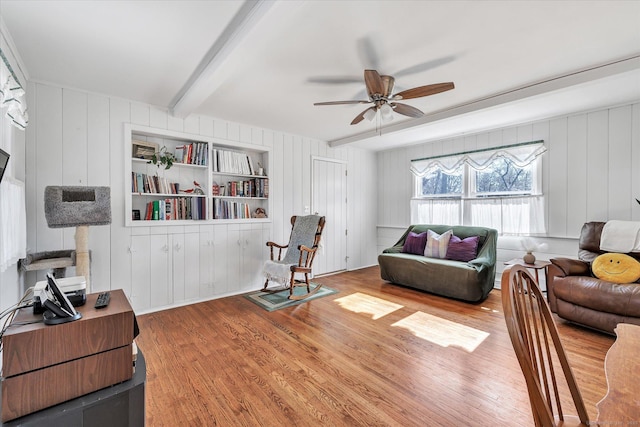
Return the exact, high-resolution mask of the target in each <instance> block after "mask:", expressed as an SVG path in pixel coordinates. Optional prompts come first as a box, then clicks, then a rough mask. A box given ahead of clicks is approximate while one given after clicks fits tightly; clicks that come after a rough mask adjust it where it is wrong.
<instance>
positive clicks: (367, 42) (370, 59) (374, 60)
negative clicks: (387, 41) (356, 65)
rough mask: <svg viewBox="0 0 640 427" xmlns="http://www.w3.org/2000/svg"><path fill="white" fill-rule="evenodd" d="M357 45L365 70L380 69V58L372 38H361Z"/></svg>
mask: <svg viewBox="0 0 640 427" xmlns="http://www.w3.org/2000/svg"><path fill="white" fill-rule="evenodd" d="M356 43H357V44H356V49H357V52H358V57H359V58H360V62H361V63H362V65H364V68H372V69H374V70H376V69H378V68H380V58H379V57H378V52H376V46H375V43H374V41H373V40H372V39H371V36H367V37H363V38H360V39H358V41H357V42H356Z"/></svg>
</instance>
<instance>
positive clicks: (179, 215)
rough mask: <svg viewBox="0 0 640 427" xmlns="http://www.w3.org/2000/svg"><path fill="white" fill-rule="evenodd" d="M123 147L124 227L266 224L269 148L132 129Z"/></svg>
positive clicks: (127, 132)
mask: <svg viewBox="0 0 640 427" xmlns="http://www.w3.org/2000/svg"><path fill="white" fill-rule="evenodd" d="M125 145H126V147H125V156H126V159H125V165H126V168H125V169H126V176H127V179H126V180H125V185H126V189H125V194H126V195H127V196H126V201H125V209H126V211H127V215H126V217H125V218H126V221H125V225H126V226H140V225H144V226H154V225H170V224H171V225H179V224H193V223H194V222H204V223H208V222H209V223H219V222H247V221H258V222H265V221H269V219H268V214H269V211H270V206H269V178H268V176H267V173H266V171H267V170H268V165H269V156H270V149H269V147H263V146H254V145H250V144H241V143H236V142H232V141H227V140H223V139H219V138H208V137H203V136H199V135H191V134H186V133H182V132H176V131H169V130H163V129H155V128H150V127H146V126H137V125H132V124H127V125H125ZM154 155H155V157H154ZM163 156H164V159H163ZM167 158H170V161H169V163H171V164H170V165H169V167H168V168H167V162H166V159H167ZM154 160H156V163H154ZM158 160H165V163H161V162H159V161H158Z"/></svg>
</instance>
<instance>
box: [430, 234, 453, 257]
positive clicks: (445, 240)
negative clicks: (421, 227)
mask: <svg viewBox="0 0 640 427" xmlns="http://www.w3.org/2000/svg"><path fill="white" fill-rule="evenodd" d="M452 235H453V231H452V230H447V231H445V232H444V233H442V234H438V233H436V232H435V231H433V230H427V245H426V246H425V248H424V256H426V257H430V258H445V257H446V256H447V248H448V247H449V240H450V239H451V236H452Z"/></svg>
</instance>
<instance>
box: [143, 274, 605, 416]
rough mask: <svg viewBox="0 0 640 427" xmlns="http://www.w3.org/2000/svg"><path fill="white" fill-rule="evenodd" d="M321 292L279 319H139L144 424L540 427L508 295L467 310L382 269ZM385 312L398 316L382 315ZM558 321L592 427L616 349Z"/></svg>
mask: <svg viewBox="0 0 640 427" xmlns="http://www.w3.org/2000/svg"><path fill="white" fill-rule="evenodd" d="M315 281H316V282H319V283H323V284H325V285H326V286H329V287H332V288H334V289H337V290H339V293H338V294H335V295H331V296H328V297H324V298H320V299H317V300H312V301H308V302H305V303H303V304H301V305H298V306H294V307H290V308H285V309H282V310H279V311H275V312H267V311H265V310H263V309H262V308H260V307H258V306H256V305H255V304H253V303H251V302H249V301H248V300H247V299H245V298H244V297H242V296H234V297H229V298H223V299H217V300H213V301H208V302H204V303H198V304H193V305H189V306H185V307H180V308H176V309H171V310H166V311H161V312H156V313H151V314H147V315H143V316H139V317H138V322H139V324H140V331H141V332H140V335H139V337H138V338H137V340H136V341H137V343H138V346H139V347H140V349H141V350H142V352H143V353H144V355H145V358H146V362H147V388H146V419H147V424H148V425H150V426H165V425H166V426H178V425H181V426H182V425H188V426H205V425H206V426H213V425H219V426H284V425H295V426H315V425H328V426H331V425H332V426H357V425H361V426H503V425H504V426H506V425H517V426H530V425H533V420H532V417H531V410H530V406H529V400H528V395H527V391H526V386H525V382H524V377H523V376H522V373H521V371H520V368H519V366H518V362H517V360H516V357H515V354H514V352H513V349H512V347H511V342H510V340H509V336H508V334H507V330H506V326H505V323H504V318H503V316H502V306H501V300H500V291H498V290H494V291H492V293H491V295H490V296H489V298H488V299H487V300H486V301H484V302H483V303H480V304H477V305H476V304H466V303H462V302H458V301H453V300H450V299H446V298H440V297H437V296H434V295H430V294H427V293H423V292H419V291H415V290H412V289H408V288H403V287H400V286H396V285H392V284H389V283H386V282H384V281H383V280H381V279H380V274H379V269H378V268H377V267H370V268H366V269H363V270H358V271H353V272H348V273H341V274H337V275H333V276H327V277H322V278H316V279H315ZM372 297H373V298H372ZM378 299H381V300H384V301H386V302H387V304H382V303H383V302H384V301H380V300H378ZM389 302H390V303H394V304H396V305H398V306H399V308H398V307H394V306H392V308H396V309H395V311H392V312H389V313H387V314H385V315H382V314H378V315H375V314H372V313H376V312H377V311H378V310H379V309H382V308H385V307H386V306H388V305H389V304H388V303H389ZM416 313H417V314H416ZM397 322H399V325H394V324H396V323H397ZM557 323H558V327H559V330H560V335H561V337H562V339H563V343H564V344H565V347H566V350H567V353H568V357H569V361H570V363H571V365H572V367H573V370H574V373H575V375H576V377H577V382H578V386H579V387H580V389H581V392H582V395H583V398H584V400H585V403H586V406H587V409H588V411H589V416H590V419H591V420H592V421H594V420H595V418H596V408H595V404H596V403H597V402H598V401H599V400H600V399H601V398H602V397H603V396H604V394H605V392H606V380H605V378H604V357H605V353H606V352H607V350H608V349H609V347H610V346H611V344H613V341H614V338H613V337H611V336H608V335H604V334H600V333H597V332H593V331H591V330H588V329H583V328H579V327H576V326H574V325H571V324H567V323H565V322H564V321H562V320H559V319H557ZM567 396H568V394H567ZM565 405H570V404H569V403H568V402H567V403H566V404H565ZM566 408H572V407H571V406H566Z"/></svg>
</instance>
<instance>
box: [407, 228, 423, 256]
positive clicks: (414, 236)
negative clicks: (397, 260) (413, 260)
mask: <svg viewBox="0 0 640 427" xmlns="http://www.w3.org/2000/svg"><path fill="white" fill-rule="evenodd" d="M426 244H427V232H426V231H425V232H424V233H414V232H413V231H410V232H409V235H408V236H407V239H406V240H405V241H404V245H403V246H402V252H403V253H405V254H414V255H423V254H424V247H425V245H426Z"/></svg>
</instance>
